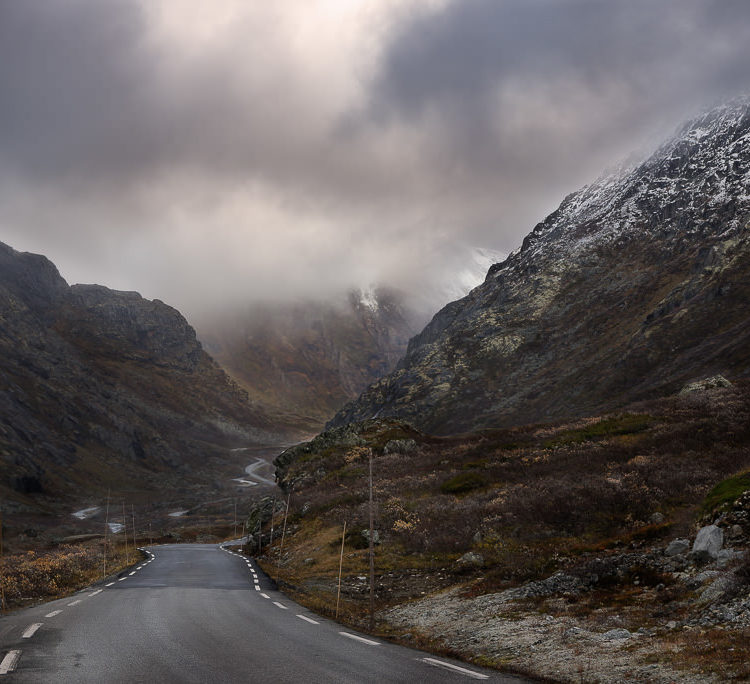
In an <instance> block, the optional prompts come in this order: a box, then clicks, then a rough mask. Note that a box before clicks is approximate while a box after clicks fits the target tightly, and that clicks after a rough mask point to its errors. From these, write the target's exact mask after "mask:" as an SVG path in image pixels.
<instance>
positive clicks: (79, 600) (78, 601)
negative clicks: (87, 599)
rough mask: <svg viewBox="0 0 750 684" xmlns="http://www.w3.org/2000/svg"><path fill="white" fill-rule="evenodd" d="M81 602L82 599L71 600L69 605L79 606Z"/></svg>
mask: <svg viewBox="0 0 750 684" xmlns="http://www.w3.org/2000/svg"><path fill="white" fill-rule="evenodd" d="M80 602H81V599H76V600H75V601H71V602H70V603H69V604H68V605H69V606H77V605H78V604H79V603H80Z"/></svg>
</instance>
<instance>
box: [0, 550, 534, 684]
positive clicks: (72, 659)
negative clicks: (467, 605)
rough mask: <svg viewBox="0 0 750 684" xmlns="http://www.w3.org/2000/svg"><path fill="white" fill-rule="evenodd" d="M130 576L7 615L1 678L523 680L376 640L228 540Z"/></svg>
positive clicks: (167, 554) (158, 554) (161, 558)
mask: <svg viewBox="0 0 750 684" xmlns="http://www.w3.org/2000/svg"><path fill="white" fill-rule="evenodd" d="M147 551H148V553H149V554H153V555H150V560H145V561H144V562H142V563H141V564H139V565H138V566H137V568H133V569H131V570H129V571H127V572H125V573H123V574H122V575H121V576H120V577H119V578H110V579H109V580H107V581H106V582H103V583H102V584H101V585H98V586H95V587H92V588H90V589H88V590H86V591H84V592H80V593H78V594H76V595H75V596H72V597H68V598H66V599H60V600H58V601H53V602H50V603H46V604H43V605H40V606H35V607H33V608H29V609H25V610H23V611H18V612H15V613H11V614H8V615H5V616H3V617H2V618H0V682H3V681H8V682H51V681H54V682H97V683H100V682H107V683H111V684H118V683H120V682H122V683H125V682H128V683H131V682H153V681H158V682H159V683H160V684H167V683H170V684H171V683H172V682H175V683H176V682H180V683H182V682H257V683H263V682H274V683H279V682H315V683H317V682H327V683H328V682H331V683H337V682H358V683H359V682H378V683H382V682H410V683H413V682H415V681H416V682H467V681H470V680H471V679H484V680H486V681H492V682H520V681H522V680H520V679H516V678H512V677H505V676H502V675H500V674H498V673H496V672H494V671H491V670H482V669H481V668H478V667H474V666H469V665H464V664H462V663H459V662H457V661H452V660H449V659H447V658H439V657H435V656H431V655H430V654H427V653H424V652H421V651H415V650H412V649H408V648H404V647H401V646H396V645H393V644H389V643H387V642H383V641H380V640H377V639H371V638H369V637H368V636H367V635H362V634H358V633H356V632H354V631H353V630H350V629H347V628H345V627H343V626H342V625H339V624H337V623H335V622H332V621H330V620H326V619H324V618H321V617H319V616H317V615H315V614H313V613H310V611H308V610H306V609H305V608H302V607H301V606H299V605H298V604H296V603H294V602H293V601H291V600H289V599H288V598H287V597H286V596H284V595H283V594H281V593H280V592H278V591H275V590H274V589H273V588H272V584H271V583H270V582H269V580H268V579H267V578H266V577H265V576H264V575H263V573H262V572H260V571H259V570H258V569H257V567H256V566H255V564H254V563H253V562H252V561H250V560H248V559H244V558H241V557H240V556H238V555H235V554H233V553H230V552H229V551H225V550H224V549H222V548H220V547H219V546H216V545H201V544H183V545H171V546H155V547H151V548H149V549H147Z"/></svg>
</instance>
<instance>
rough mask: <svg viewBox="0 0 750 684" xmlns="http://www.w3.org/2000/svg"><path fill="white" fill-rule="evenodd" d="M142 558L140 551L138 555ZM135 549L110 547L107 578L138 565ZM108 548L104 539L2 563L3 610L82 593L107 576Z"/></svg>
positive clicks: (17, 556) (31, 553)
mask: <svg viewBox="0 0 750 684" xmlns="http://www.w3.org/2000/svg"><path fill="white" fill-rule="evenodd" d="M136 554H137V557H138V558H140V552H137V551H136ZM135 557H136V556H134V553H133V548H132V547H131V548H130V549H129V551H126V549H125V546H124V545H122V544H117V545H115V544H108V548H107V562H106V571H107V575H111V574H115V573H117V572H119V571H121V570H123V569H124V568H126V567H128V565H130V564H132V563H133V562H134V559H135ZM104 568H105V565H104V545H103V543H102V542H101V540H89V541H85V542H83V543H80V544H65V545H61V546H59V547H57V548H55V549H52V550H46V551H41V552H36V551H26V552H25V553H18V554H14V555H11V556H5V557H4V558H2V560H0V589H1V590H2V591H1V592H0V593H1V595H2V599H3V601H4V605H3V609H8V608H16V607H20V606H24V605H27V604H29V603H32V602H36V601H39V600H46V601H49V600H51V599H54V598H58V597H60V596H65V595H66V594H70V593H72V592H75V591H78V590H79V589H82V588H84V587H86V586H88V585H90V584H91V583H92V582H95V581H97V580H100V579H102V578H103V577H104V576H105V575H104Z"/></svg>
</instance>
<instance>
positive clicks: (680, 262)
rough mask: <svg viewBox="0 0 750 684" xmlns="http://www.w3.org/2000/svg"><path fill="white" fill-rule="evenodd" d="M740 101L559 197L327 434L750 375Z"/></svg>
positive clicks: (600, 404)
mask: <svg viewBox="0 0 750 684" xmlns="http://www.w3.org/2000/svg"><path fill="white" fill-rule="evenodd" d="M749 186H750V98H748V97H745V98H740V99H738V100H735V101H733V102H731V103H729V104H727V105H724V106H721V107H718V108H716V109H714V110H712V111H710V112H708V113H706V114H705V115H703V116H700V117H699V118H697V119H695V120H693V121H691V122H689V123H688V124H686V125H685V126H684V127H682V128H681V130H680V131H679V132H678V133H677V134H676V136H675V137H674V138H673V139H672V140H670V141H669V142H667V143H666V144H665V145H663V146H662V147H661V148H660V149H658V150H657V151H656V152H655V153H654V154H653V155H652V156H651V157H650V158H649V159H647V160H646V161H645V162H643V163H642V164H640V165H638V166H636V167H635V168H630V169H626V170H622V171H619V172H617V173H615V174H613V175H609V176H606V177H603V178H601V179H599V180H598V181H596V182H595V183H593V184H592V185H590V186H587V187H585V188H583V189H582V190H580V191H579V192H576V193H573V194H571V195H569V196H568V197H566V198H565V199H564V200H563V202H562V204H561V205H560V207H559V208H558V209H557V211H555V212H554V213H553V214H551V215H550V216H549V217H547V219H545V220H544V221H543V222H542V223H540V224H539V225H537V226H536V228H534V230H533V231H532V232H531V233H530V234H529V235H528V236H527V237H526V239H525V240H524V242H523V245H522V247H521V249H520V250H519V251H518V252H516V253H514V254H512V255H511V256H510V257H508V259H506V260H505V261H504V262H502V263H499V264H495V265H494V266H492V267H491V268H490V270H489V272H488V274H487V278H486V280H485V282H484V283H483V284H482V285H480V286H479V287H477V288H475V289H474V290H473V291H472V292H471V293H470V294H469V295H468V296H466V297H465V298H463V299H461V300H458V301H455V302H453V303H451V304H449V305H448V306H446V307H445V308H444V309H442V310H441V311H440V312H439V313H438V314H437V315H436V316H435V317H434V318H433V320H432V321H431V322H430V324H429V325H428V326H427V327H426V328H425V329H424V330H423V331H422V333H421V334H420V335H418V336H417V337H415V338H414V339H413V340H412V341H411V342H410V344H409V347H408V351H407V353H406V356H405V358H404V359H403V361H402V362H401V363H400V364H399V366H398V367H397V368H396V370H394V372H393V373H391V374H389V375H388V376H386V377H385V378H383V379H382V380H380V381H379V382H377V383H375V384H374V385H372V386H371V387H370V388H368V389H367V390H366V391H365V392H364V393H363V394H362V395H361V396H360V397H359V398H358V399H357V400H355V401H354V402H352V403H350V404H349V405H348V406H346V407H345V408H344V409H342V410H341V411H340V412H339V413H338V414H337V415H336V416H335V418H334V419H333V420H332V421H331V422H330V423H329V426H340V425H344V424H346V423H349V422H355V421H359V420H364V419H368V418H372V417H387V416H392V417H398V418H401V419H405V420H407V421H409V422H410V423H412V424H414V425H415V426H417V427H418V428H420V429H423V430H427V431H429V432H434V433H442V434H448V433H456V432H460V431H466V430H470V429H477V428H484V427H490V426H492V427H498V426H510V425H517V424H526V423H530V422H534V421H547V420H553V419H557V418H562V417H575V416H581V415H587V414H588V415H590V414H593V413H597V412H602V411H608V410H613V409H616V408H619V407H621V406H624V405H626V404H627V403H629V402H632V401H638V400H641V399H647V398H652V397H656V396H661V395H666V394H672V393H675V392H678V391H679V390H680V389H681V388H682V387H684V386H685V385H686V384H687V383H689V382H692V381H694V380H695V379H696V378H704V377H710V376H714V375H718V374H723V375H725V376H726V378H728V379H729V380H730V381H734V380H736V379H738V378H744V377H747V375H748V373H749V372H750V355H748V349H750V309H748V307H747V302H748V301H750V193H749V191H748V187H749Z"/></svg>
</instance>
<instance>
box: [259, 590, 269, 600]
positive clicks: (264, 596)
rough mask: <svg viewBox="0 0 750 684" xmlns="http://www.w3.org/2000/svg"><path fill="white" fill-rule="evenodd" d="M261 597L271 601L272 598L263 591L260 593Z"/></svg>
mask: <svg viewBox="0 0 750 684" xmlns="http://www.w3.org/2000/svg"><path fill="white" fill-rule="evenodd" d="M260 595H261V596H262V597H263V598H267V599H270V598H271V597H270V596H269V595H268V594H266V593H265V592H263V591H262V592H260Z"/></svg>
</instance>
